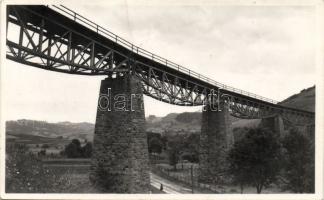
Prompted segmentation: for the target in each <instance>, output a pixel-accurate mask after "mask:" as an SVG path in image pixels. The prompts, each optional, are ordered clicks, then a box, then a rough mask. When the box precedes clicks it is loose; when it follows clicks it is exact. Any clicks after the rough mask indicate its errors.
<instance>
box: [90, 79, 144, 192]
mask: <svg viewBox="0 0 324 200" xmlns="http://www.w3.org/2000/svg"><path fill="white" fill-rule="evenodd" d="M109 88H110V91H108V89H109ZM134 94H135V95H136V96H135V98H134ZM90 181H91V182H92V183H93V185H94V186H95V187H96V189H97V190H98V191H99V192H103V193H149V191H150V176H149V160H148V148H147V139H146V133H145V115H144V107H143V92H142V86H141V83H140V81H139V80H137V78H136V77H133V76H132V75H125V76H122V77H116V78H111V77H110V78H107V79H105V80H102V81H101V87H100V96H99V100H98V109H97V117H96V124H95V134H94V145H93V156H92V161H91V169H90Z"/></svg>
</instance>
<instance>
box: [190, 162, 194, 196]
mask: <svg viewBox="0 0 324 200" xmlns="http://www.w3.org/2000/svg"><path fill="white" fill-rule="evenodd" d="M190 174H191V193H192V194H193V193H194V179H193V165H191V167H190Z"/></svg>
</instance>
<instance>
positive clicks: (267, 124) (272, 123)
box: [261, 115, 285, 137]
mask: <svg viewBox="0 0 324 200" xmlns="http://www.w3.org/2000/svg"><path fill="white" fill-rule="evenodd" d="M261 126H262V127H264V128H268V129H269V130H271V131H272V132H274V134H277V135H278V136H281V137H282V136H284V134H285V130H284V123H283V119H282V117H281V116H280V115H276V116H273V117H268V118H263V119H262V120H261Z"/></svg>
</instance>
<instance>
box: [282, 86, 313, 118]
mask: <svg viewBox="0 0 324 200" xmlns="http://www.w3.org/2000/svg"><path fill="white" fill-rule="evenodd" d="M279 104H280V105H283V106H288V107H292V108H298V109H301V110H307V111H311V112H315V86H313V87H310V88H307V89H304V90H302V91H300V92H299V93H298V94H294V95H292V96H290V97H288V98H287V99H285V100H283V101H282V102H280V103H279Z"/></svg>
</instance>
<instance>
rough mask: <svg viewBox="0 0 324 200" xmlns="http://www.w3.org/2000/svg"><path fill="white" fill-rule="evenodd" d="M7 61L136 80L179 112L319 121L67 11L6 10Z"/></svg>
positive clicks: (13, 7) (56, 8) (37, 7)
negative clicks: (224, 111) (198, 109)
mask: <svg viewBox="0 0 324 200" xmlns="http://www.w3.org/2000/svg"><path fill="white" fill-rule="evenodd" d="M8 33H10V34H8ZM7 58H8V59H10V60H13V61H16V62H19V63H22V64H26V65H30V66H33V67H38V68H41V69H45V70H51V71H57V72H63V73H69V74H79V75H106V76H107V75H108V76H110V77H111V78H114V77H117V76H122V75H125V74H131V75H135V76H137V77H138V78H139V79H140V80H141V82H142V89H143V92H144V94H146V95H148V96H150V97H153V98H155V99H158V100H160V101H163V102H166V103H170V104H174V105H179V106H199V105H207V104H218V105H220V104H222V103H226V104H227V105H228V109H229V110H230V111H231V114H232V115H233V116H236V117H239V118H247V119H256V118H265V117H269V116H272V115H277V114H279V115H282V116H284V117H285V118H287V119H292V120H293V121H294V122H295V123H300V122H303V121H304V122H305V121H307V122H308V121H313V120H314V116H315V115H314V113H313V112H308V111H304V110H299V109H295V108H289V107H284V106H281V105H279V104H278V102H276V101H274V100H271V99H267V98H264V97H261V96H258V95H255V94H252V93H249V92H245V91H242V90H239V89H236V88H233V87H230V86H226V85H224V84H221V83H219V82H216V81H213V80H211V79H209V78H207V77H205V76H203V75H201V74H198V73H196V72H193V71H191V70H190V69H187V68H184V67H182V66H180V65H177V64H175V63H173V62H171V61H169V60H167V59H164V58H162V57H160V56H157V55H155V54H153V53H150V52H148V51H146V50H144V49H142V48H140V47H137V46H135V45H133V44H132V43H130V42H128V41H126V40H124V39H122V38H120V37H118V36H117V35H115V34H113V33H111V32H110V31H108V30H106V29H104V28H102V27H101V26H99V25H97V24H95V23H93V22H91V21H90V20H87V19H86V18H84V17H82V16H80V15H78V14H77V13H75V12H74V11H71V10H70V9H68V8H66V7H64V6H42V5H33V6H18V5H10V6H7ZM211 100H213V101H211ZM220 109H221V108H220Z"/></svg>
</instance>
